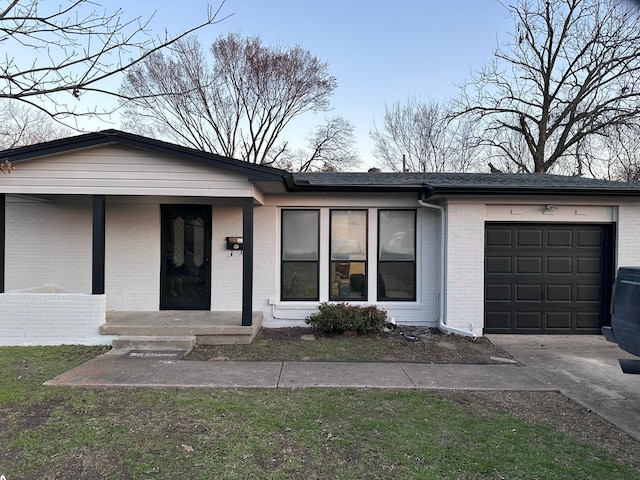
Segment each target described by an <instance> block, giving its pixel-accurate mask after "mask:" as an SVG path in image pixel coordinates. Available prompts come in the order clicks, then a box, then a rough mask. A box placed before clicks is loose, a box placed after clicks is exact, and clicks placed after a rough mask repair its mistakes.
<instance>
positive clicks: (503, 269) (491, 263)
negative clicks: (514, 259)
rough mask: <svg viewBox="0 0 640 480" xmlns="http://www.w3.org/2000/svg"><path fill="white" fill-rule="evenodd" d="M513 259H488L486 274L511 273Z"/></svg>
mask: <svg viewBox="0 0 640 480" xmlns="http://www.w3.org/2000/svg"><path fill="white" fill-rule="evenodd" d="M511 269H512V267H511V257H492V258H487V261H486V263H485V273H506V274H509V273H511Z"/></svg>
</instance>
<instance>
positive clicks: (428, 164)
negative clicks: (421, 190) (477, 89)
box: [371, 96, 476, 173]
mask: <svg viewBox="0 0 640 480" xmlns="http://www.w3.org/2000/svg"><path fill="white" fill-rule="evenodd" d="M471 127H472V125H471V123H470V122H469V121H468V120H466V119H464V118H457V119H451V118H450V115H449V111H448V110H447V108H445V107H444V106H443V105H441V104H439V103H437V102H434V101H429V102H425V101H422V100H421V99H419V98H417V97H415V96H413V97H410V98H409V99H408V100H407V101H406V102H405V103H400V102H397V103H395V104H393V105H391V106H386V107H385V114H384V118H383V124H382V127H381V128H378V127H377V126H374V127H373V130H372V131H371V138H372V139H373V141H374V156H375V157H376V158H377V159H378V162H379V165H380V166H381V167H382V168H384V169H385V170H391V171H393V172H402V171H403V169H404V170H405V171H408V172H422V173H424V172H463V171H468V170H470V169H472V168H473V164H474V156H475V154H476V150H475V148H474V147H475V145H474V144H473V143H472V142H473V138H474V135H473V134H472V132H471ZM403 159H404V162H403Z"/></svg>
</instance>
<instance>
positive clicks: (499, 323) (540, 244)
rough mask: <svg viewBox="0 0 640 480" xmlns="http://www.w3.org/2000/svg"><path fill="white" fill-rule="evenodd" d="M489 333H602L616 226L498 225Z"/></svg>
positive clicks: (490, 246)
mask: <svg viewBox="0 0 640 480" xmlns="http://www.w3.org/2000/svg"><path fill="white" fill-rule="evenodd" d="M485 238H486V245H485V258H486V262H485V331H486V333H556V334H558V333H562V334H568V333H599V332H600V327H601V326H602V325H606V324H608V321H609V320H608V308H607V304H608V302H609V297H610V292H609V291H608V290H607V288H606V287H607V286H608V285H610V283H611V282H612V280H613V265H612V258H613V252H612V245H613V228H612V225H586V224H553V223H549V224H540V225H532V224H497V223H496V224H492V223H487V227H486V235H485Z"/></svg>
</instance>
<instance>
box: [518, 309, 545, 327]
mask: <svg viewBox="0 0 640 480" xmlns="http://www.w3.org/2000/svg"><path fill="white" fill-rule="evenodd" d="M541 326H542V314H541V313H540V312H518V313H517V314H516V330H530V329H536V330H539V329H540V327H541Z"/></svg>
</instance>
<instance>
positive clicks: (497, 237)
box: [486, 228, 513, 247]
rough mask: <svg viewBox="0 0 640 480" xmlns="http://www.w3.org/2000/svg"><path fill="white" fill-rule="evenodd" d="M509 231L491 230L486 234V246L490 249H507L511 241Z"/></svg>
mask: <svg viewBox="0 0 640 480" xmlns="http://www.w3.org/2000/svg"><path fill="white" fill-rule="evenodd" d="M512 233H513V232H512V230H511V229H499V228H498V229H492V230H490V231H489V230H488V231H487V232H486V245H487V246H490V247H507V246H511V244H512V243H513V240H512V238H511V235H512Z"/></svg>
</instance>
